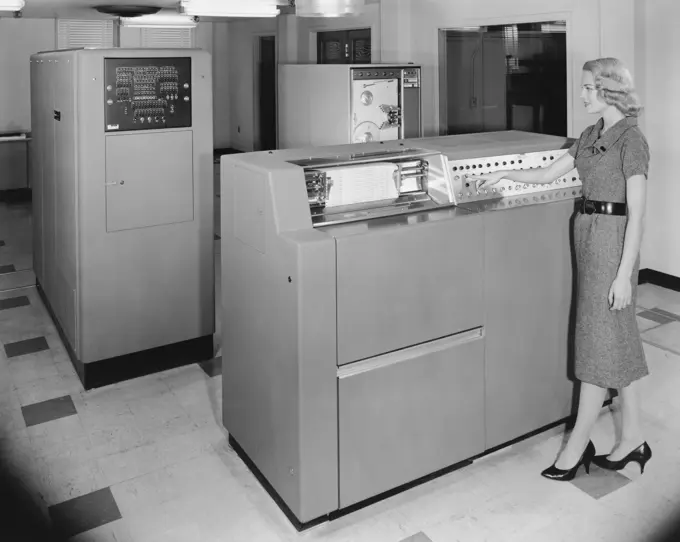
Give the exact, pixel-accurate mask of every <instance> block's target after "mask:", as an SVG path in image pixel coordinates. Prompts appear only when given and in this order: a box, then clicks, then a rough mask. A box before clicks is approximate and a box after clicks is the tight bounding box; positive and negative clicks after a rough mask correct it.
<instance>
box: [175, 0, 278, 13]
mask: <svg viewBox="0 0 680 542" xmlns="http://www.w3.org/2000/svg"><path fill="white" fill-rule="evenodd" d="M280 3H282V2H280V1H277V0H181V1H180V11H182V12H183V13H185V14H187V15H194V16H198V17H276V16H277V15H278V14H279V9H278V4H280Z"/></svg>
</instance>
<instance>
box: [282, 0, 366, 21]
mask: <svg viewBox="0 0 680 542" xmlns="http://www.w3.org/2000/svg"><path fill="white" fill-rule="evenodd" d="M364 5H365V1H364V0H295V14H296V15H297V16H298V17H351V16H355V15H359V14H361V12H362V11H363V9H364Z"/></svg>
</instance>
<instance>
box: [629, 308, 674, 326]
mask: <svg viewBox="0 0 680 542" xmlns="http://www.w3.org/2000/svg"><path fill="white" fill-rule="evenodd" d="M638 316H639V317H640V318H646V319H647V320H652V321H653V322H656V323H657V324H668V323H670V322H674V321H675V318H669V317H668V316H665V315H663V314H659V313H658V312H657V310H656V309H655V310H651V311H642V312H639V313H638Z"/></svg>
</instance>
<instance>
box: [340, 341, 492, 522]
mask: <svg viewBox="0 0 680 542" xmlns="http://www.w3.org/2000/svg"><path fill="white" fill-rule="evenodd" d="M338 406H339V449H340V464H339V469H340V506H341V507H342V508H344V507H346V506H350V505H352V504H355V503H357V502H360V501H363V500H365V499H368V498H370V497H373V496H375V495H379V494H380V493H383V492H385V491H388V490H390V489H393V488H396V487H398V486H400V485H402V484H405V483H408V482H411V481H413V480H416V479H418V478H420V477H422V476H426V475H428V474H431V473H433V472H436V471H437V470H440V469H442V468H445V467H448V466H450V465H453V464H455V463H457V462H459V461H462V460H465V459H467V458H468V457H471V456H473V455H476V454H478V453H480V452H482V451H483V449H484V339H483V336H482V331H481V329H477V330H473V331H470V332H466V333H461V334H459V335H454V336H452V337H447V338H445V339H440V340H437V341H433V342H431V343H427V344H424V345H419V346H417V347H413V348H408V349H405V350H402V351H399V352H393V353H391V354H388V355H385V356H379V357H377V358H373V359H371V360H366V361H362V362H360V363H356V364H353V365H349V366H346V367H343V368H341V369H340V370H339V371H338Z"/></svg>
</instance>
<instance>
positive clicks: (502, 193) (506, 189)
mask: <svg viewBox="0 0 680 542" xmlns="http://www.w3.org/2000/svg"><path fill="white" fill-rule="evenodd" d="M566 152H567V149H560V150H556V151H542V152H531V153H526V154H514V155H506V156H495V157H485V158H471V159H465V160H450V161H449V167H450V168H451V169H450V171H451V180H452V185H453V198H454V201H455V203H456V204H461V203H466V202H475V201H484V200H492V199H495V198H508V197H509V198H515V199H517V198H518V196H526V195H527V194H531V195H533V194H537V193H538V194H539V195H540V194H541V193H543V192H548V191H552V190H557V189H563V190H564V189H567V190H568V192H570V193H571V192H573V196H578V195H580V194H581V179H580V177H579V175H578V172H577V170H576V168H574V169H573V170H571V171H570V172H569V173H567V174H566V175H563V176H562V177H559V178H558V179H555V180H554V181H553V182H551V183H548V184H524V183H516V182H514V181H510V180H508V179H502V180H501V181H500V182H498V183H497V184H495V185H493V186H491V187H489V188H483V189H481V190H480V189H479V188H478V186H477V182H476V181H473V180H471V179H469V178H468V177H469V176H470V175H483V174H485V173H490V172H492V171H498V170H508V169H534V168H542V167H548V166H549V165H550V164H551V163H553V162H554V161H555V160H557V159H558V158H560V157H561V156H562V155H564V153H566ZM539 200H540V197H539V199H538V200H537V201H539Z"/></svg>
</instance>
